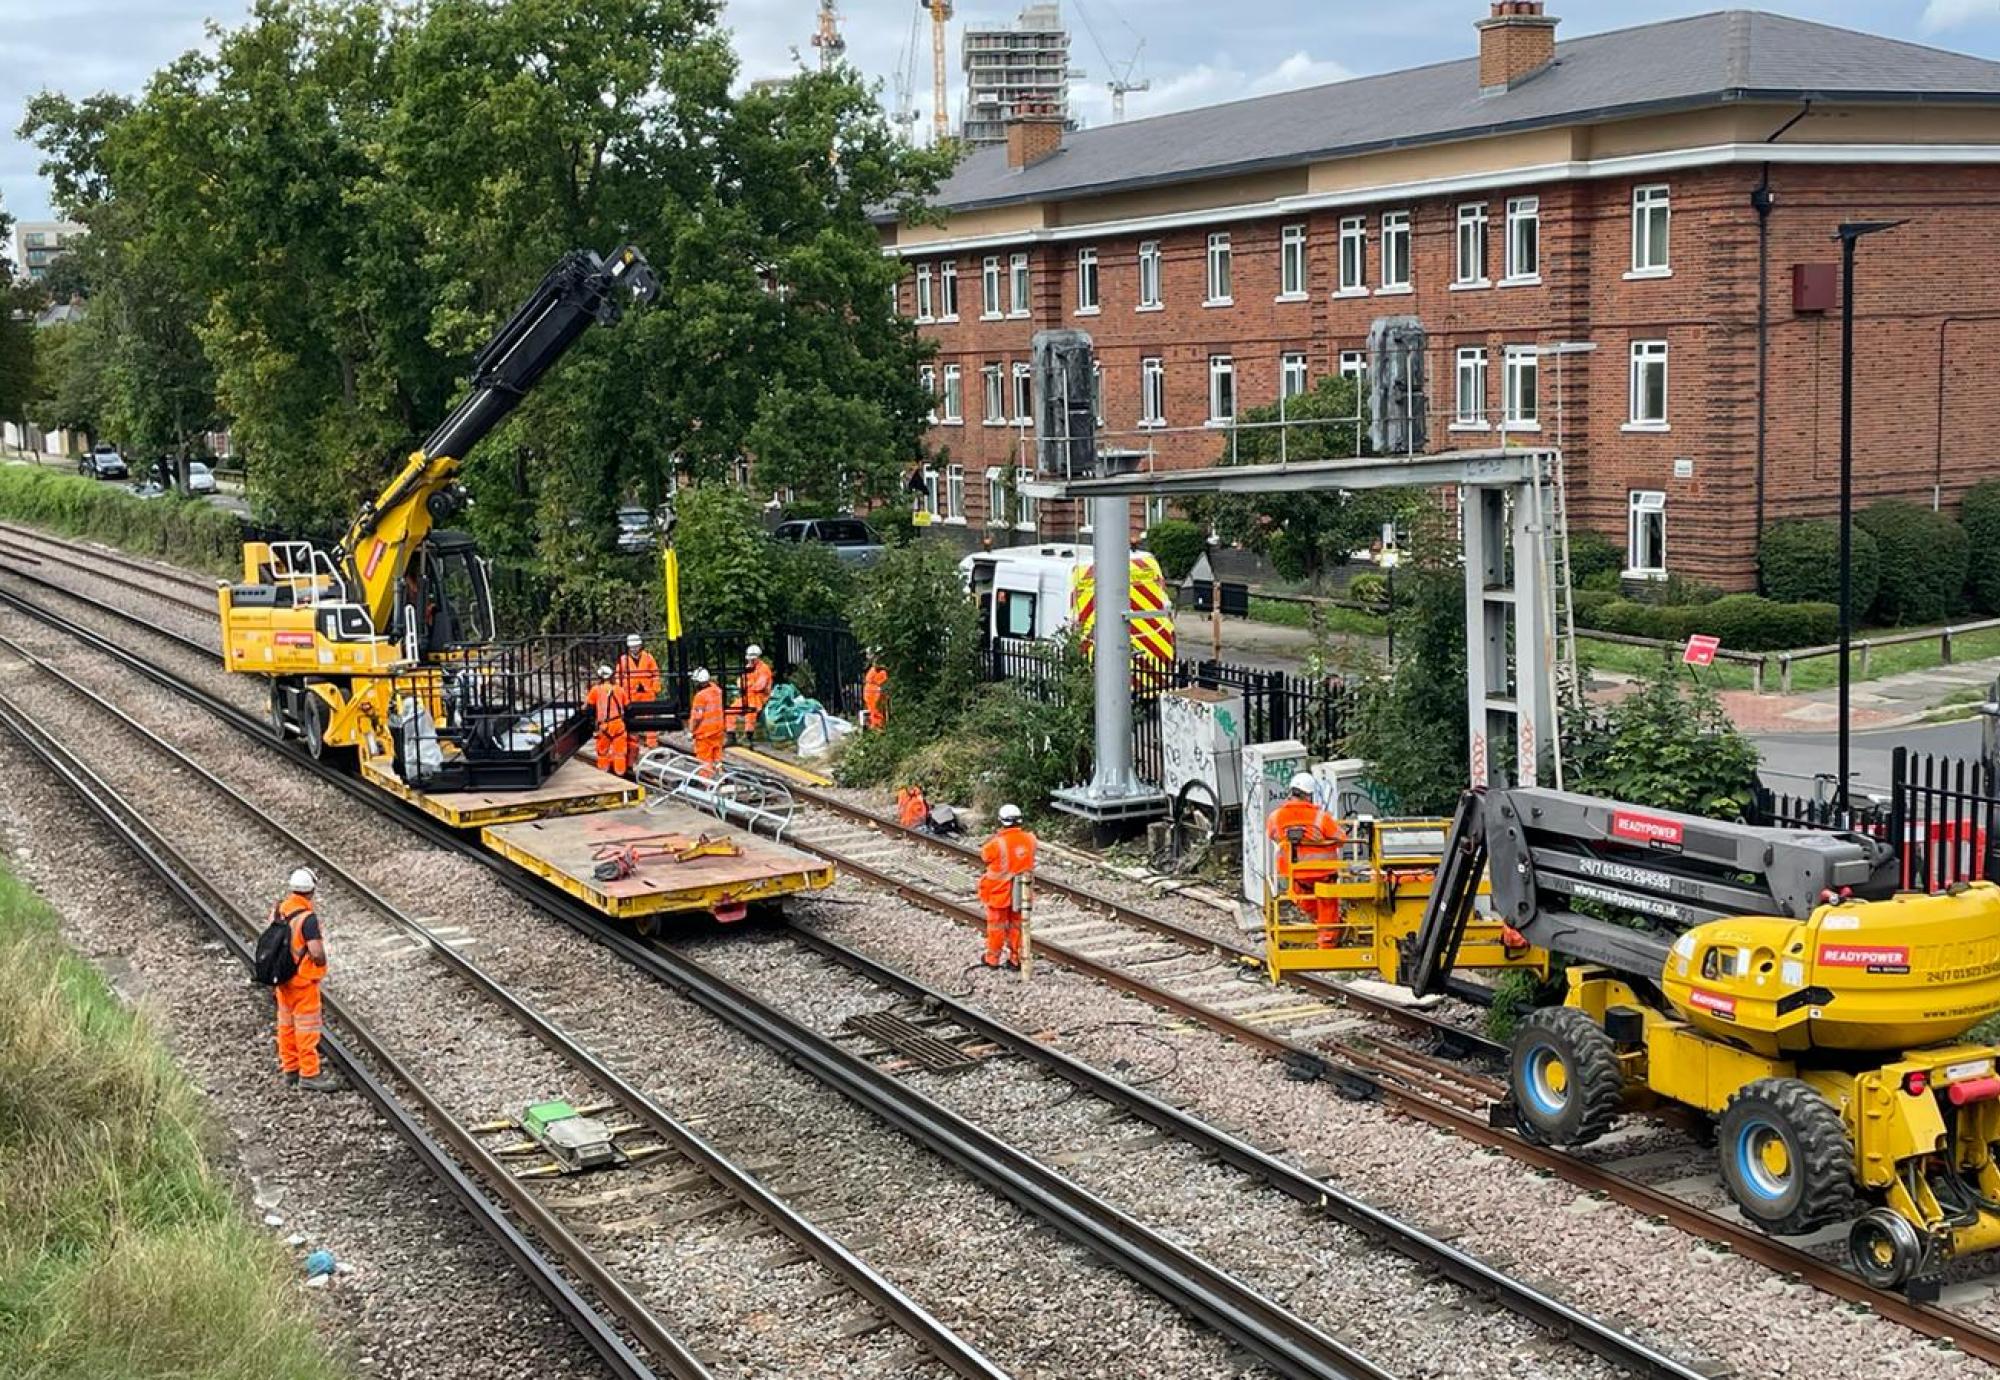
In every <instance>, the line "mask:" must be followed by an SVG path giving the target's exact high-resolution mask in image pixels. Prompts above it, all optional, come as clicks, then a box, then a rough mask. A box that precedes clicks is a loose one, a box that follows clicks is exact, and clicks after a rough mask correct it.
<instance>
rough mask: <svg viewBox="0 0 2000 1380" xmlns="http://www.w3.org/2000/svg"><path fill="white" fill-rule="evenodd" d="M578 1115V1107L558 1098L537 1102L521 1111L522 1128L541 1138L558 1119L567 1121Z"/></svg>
mask: <svg viewBox="0 0 2000 1380" xmlns="http://www.w3.org/2000/svg"><path fill="white" fill-rule="evenodd" d="M575 1115H576V1108H575V1107H573V1106H571V1105H570V1104H569V1103H567V1102H564V1101H562V1100H560V1099H557V1100H556V1101H553V1102H537V1103H535V1104H534V1105H533V1106H532V1107H530V1108H528V1109H527V1110H526V1111H525V1112H522V1113H521V1129H522V1130H524V1131H526V1132H527V1133H528V1134H529V1135H531V1136H534V1137H535V1138H536V1139H538V1140H539V1139H540V1138H541V1137H542V1136H543V1135H544V1134H546V1133H547V1131H548V1128H549V1127H550V1126H552V1125H553V1124H555V1123H556V1122H558V1121H567V1120H568V1119H569V1118H571V1117H573V1116H575Z"/></svg>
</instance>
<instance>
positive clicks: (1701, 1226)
mask: <svg viewBox="0 0 2000 1380" xmlns="http://www.w3.org/2000/svg"><path fill="white" fill-rule="evenodd" d="M7 573H8V574H10V575H13V576H15V577H16V578H19V579H23V580H27V581H29V582H31V583H34V584H37V585H43V586H46V587H48V588H50V589H52V590H55V591H56V592H57V593H58V594H61V595H62V596H63V597H66V598H70V599H74V600H77V601H79V602H82V603H84V604H86V605H89V606H92V607H94V608H96V609H97V610H98V611H100V612H102V613H104V614H106V615H108V616H110V617H112V618H115V619H118V620H121V621H123V622H126V623H129V624H132V625H134V626H137V627H141V628H145V629H146V630H147V631H149V632H152V633H155V634H157V635H159V636H160V637H162V638H165V639H168V640H170V641H174V642H176V643H178V644H180V645H183V646H186V647H188V648H189V649H190V650H194V651H198V652H200V653H201V654H202V655H204V656H213V655H214V651H213V649H212V648H204V647H201V646H200V645H199V644H196V643H191V642H190V641H189V640H188V639H186V638H184V637H181V636H180V635H179V634H176V633H171V632H168V631H166V630H164V629H159V628H154V627H153V626H152V625H150V624H148V623H147V622H145V620H144V619H142V618H139V617H137V616H136V615H133V614H129V613H127V612H125V611H124V610H122V609H119V608H116V607H114V606H111V605H108V604H105V603H104V602H103V601H101V600H96V599H92V598H90V597H89V596H86V595H80V594H74V593H71V592H69V591H67V590H63V589H61V588H60V586H56V585H53V584H51V583H50V582H48V581H45V580H41V579H38V578H37V577H35V576H33V575H29V574H26V573H24V572H19V571H11V570H10V571H8V572H7ZM0 603H5V604H7V605H9V606H11V607H15V608H18V609H20V610H21V611H22V612H24V613H27V614H28V615H29V616H31V617H36V618H40V619H42V620H43V621H45V622H48V623H50V624H52V625H55V626H62V627H65V628H66V629H67V630H71V631H72V633H73V635H75V636H77V637H78V638H79V639H80V640H83V641H86V642H89V643H91V644H92V645H94V646H98V647H99V648H100V649H101V650H104V651H106V652H107V653H108V654H110V655H113V656H114V657H116V658H118V659H120V660H122V661H124V662H125V664H126V665H128V666H130V667H131V668H132V669H134V670H136V671H138V672H140V673H141V674H142V675H146V676H148V677H149V678H151V679H153V680H155V681H157V682H158V683H160V684H161V685H163V686H165V687H166V688H168V689H169V690H175V691H177V692H179V693H181V694H183V695H184V696H185V697H187V698H189V699H192V700H194V701H195V702H197V703H201V704H203V705H204V706H206V707H208V708H210V709H211V710H212V711H213V712H216V713H218V714H220V715H222V716H224V717H225V718H227V719H229V720H230V721H231V722H233V723H236V724H237V725H238V726H239V727H244V728H245V731H248V732H251V733H253V734H255V735H256V736H259V737H260V738H262V739H263V740H264V741H266V742H267V743H270V744H271V745H272V746H274V747H276V748H278V750H279V751H281V752H283V753H284V754H285V755H286V756H288V757H290V758H291V759H292V760H293V761H295V762H297V763H299V764H301V765H303V766H305V767H306V768H308V769H309V770H314V771H319V772H321V774H322V775H324V776H326V777H327V778H328V779H329V780H331V781H334V782H336V783H341V784H342V785H343V786H344V788H345V789H348V790H349V792H350V793H351V794H353V795H354V796H355V797H356V798H357V799H360V800H364V801H366V802H367V803H368V804H369V805H370V807H371V808H373V809H376V810H377V811H379V812H382V813H385V814H389V815H390V816H391V817H393V818H397V819H399V820H400V821H401V822H403V823H405V824H409V825H411V826H412V827H415V828H418V829H419V830H420V831H422V825H424V824H426V823H430V822H432V821H430V820H429V817H428V816H423V815H417V814H415V812H412V811H406V810H391V809H389V808H388V807H389V804H390V802H386V801H383V800H380V799H377V798H376V797H377V795H378V794H379V793H376V792H372V791H369V790H368V788H367V787H365V786H364V785H363V783H361V782H359V781H355V780H353V779H352V778H349V777H344V776H341V775H340V774H339V773H338V772H335V771H333V770H332V769H331V768H323V767H322V765H321V764H319V763H316V762H314V761H312V759H311V758H309V757H307V756H306V755H305V754H304V753H303V752H297V751H294V750H293V749H292V748H290V747H289V746H284V747H279V746H278V745H277V744H276V741H275V740H274V739H272V738H271V736H270V734H269V732H268V730H267V729H266V727H265V726H264V724H263V722H262V720H260V719H257V718H256V717H255V716H252V715H249V714H246V713H245V712H244V711H242V710H240V709H238V708H236V706H234V705H231V704H229V703H228V702H226V701H223V700H221V699H218V698H217V697H215V696H213V695H211V694H210V693H209V692H207V691H205V690H203V689H201V688H200V687H199V686H194V685H191V684H188V683H187V682H185V681H182V680H181V679H180V678H179V677H177V676H174V675H173V674H172V673H171V672H166V671H163V670H160V669H159V668H157V667H154V666H152V665H151V664H150V663H148V662H146V661H145V660H144V659H143V658H141V657H138V656H136V655H133V654H131V653H129V652H127V651H125V650H124V649H123V648H121V647H119V646H118V645H117V644H116V643H114V642H111V641H110V640H109V639H107V638H105V637H103V636H102V635H101V634H99V633H96V632H95V631H94V630H92V629H90V628H87V627H84V626H83V625H81V624H77V623H75V621H74V620H72V619H67V618H65V617H63V615H61V614H57V613H54V612H53V611H50V610H47V609H43V608H41V607H40V606H39V605H36V604H34V603H32V602H31V601H28V600H25V599H21V598H19V596H17V595H13V594H10V593H8V592H7V591H4V590H0ZM875 818H876V819H877V822H878V823H880V822H883V821H880V819H879V817H875ZM887 823H889V824H890V825H891V827H894V822H893V821H888V822H887ZM440 827H441V826H440ZM447 832H448V831H447ZM940 842H944V841H942V840H941V841H940ZM453 846H454V847H456V846H457V845H453ZM800 846H805V845H803V844H800ZM467 856H470V857H473V858H476V859H478V860H479V861H481V862H482V863H484V864H485V865H486V866H488V867H489V868H491V869H492V870H493V871H494V873H495V875H496V876H499V877H500V878H501V879H502V880H503V881H504V882H506V883H507V884H508V885H510V886H515V887H517V888H518V887H520V886H522V885H524V884H525V882H526V879H525V878H522V877H515V876H512V875H510V872H509V870H508V869H506V867H505V865H504V863H503V862H502V861H501V860H500V859H498V858H496V857H491V856H489V855H485V854H483V852H482V851H481V850H477V849H476V848H475V849H474V850H473V851H471V852H469V853H468V854H467ZM1038 881H1039V879H1038ZM884 885H887V886H889V887H890V888H891V889H893V890H895V891H896V892H897V893H898V894H900V895H904V896H905V897H906V898H908V899H910V900H912V901H913V902H915V903H917V904H928V903H930V902H935V903H936V905H934V906H933V907H932V908H934V909H935V908H937V907H938V906H943V907H950V906H951V905H953V903H952V902H950V901H949V900H946V899H944V898H924V897H922V894H921V893H920V892H918V891H917V889H916V888H915V887H914V886H912V885H911V884H909V883H904V882H900V881H895V880H893V879H892V880H890V881H888V882H886V883H884ZM1084 894H1085V895H1088V893H1084ZM1116 904H1117V903H1115V902H1107V905H1113V906H1115V905H1116ZM981 919H982V922H983V917H981ZM1210 942H1212V941H1210ZM1036 951H1037V953H1040V954H1046V953H1048V946H1047V945H1046V944H1040V943H1038V944H1037V945H1036ZM1099 966H1100V967H1101V965H1099ZM1127 984H1131V985H1127ZM1111 985H1114V986H1118V987H1120V988H1121V989H1123V990H1127V991H1131V992H1133V994H1134V995H1139V996H1141V997H1142V998H1143V999H1145V1000H1148V1001H1150V1002H1152V1003H1153V1004H1155V1005H1164V1006H1166V1008H1167V1009H1170V1010H1171V1009H1173V1007H1172V1005H1171V1001H1172V1000H1173V999H1172V994H1165V993H1159V994H1152V995H1149V994H1147V993H1146V992H1145V991H1144V990H1143V989H1144V988H1145V986H1146V984H1143V983H1139V982H1138V981H1137V980H1136V979H1122V978H1121V980H1118V981H1113V982H1112V983H1111ZM1156 996H1157V997H1165V998H1167V999H1168V1000H1167V1001H1164V1002H1163V1001H1159V1000H1156V999H1155V997H1156ZM1211 1014H1212V1015H1214V1016H1215V1017H1216V1018H1217V1019H1218V1020H1223V1021H1226V1020H1227V1019H1228V1018H1227V1017H1226V1016H1222V1015H1221V1013H1211ZM1203 1023H1204V1024H1209V1022H1207V1021H1204V1022H1203ZM1224 1033H1226V1034H1228V1035H1230V1036H1231V1037H1232V1038H1237V1039H1241V1040H1244V1041H1245V1042H1246V1043H1250V1044H1254V1045H1257V1046H1258V1047H1260V1048H1264V1047H1265V1046H1264V1044H1263V1040H1262V1037H1263V1035H1264V1032H1262V1031H1259V1030H1257V1029H1256V1028H1255V1027H1247V1028H1241V1029H1236V1028H1228V1029H1224ZM1269 1052H1272V1053H1274V1054H1277V1055H1278V1057H1280V1058H1281V1059H1282V1058H1288V1057H1289V1056H1290V1055H1291V1051H1290V1050H1282V1051H1280V1050H1272V1051H1269ZM1308 1054H1309V1056H1310V1058H1311V1059H1312V1060H1313V1061H1314V1062H1313V1063H1312V1064H1308V1065H1307V1066H1306V1068H1307V1069H1311V1068H1314V1067H1318V1068H1321V1069H1323V1070H1325V1071H1327V1072H1338V1073H1339V1075H1340V1076H1339V1080H1338V1085H1339V1086H1343V1087H1349V1088H1358V1089H1361V1090H1364V1091H1367V1092H1370V1093H1372V1094H1375V1095H1379V1096H1380V1097H1381V1098H1382V1099H1383V1101H1384V1102H1385V1103H1386V1104H1388V1105H1391V1106H1394V1107H1396V1108H1397V1109H1399V1110H1402V1111H1406V1112H1408V1113H1410V1114H1411V1115H1413V1116H1416V1117H1418V1118H1420V1119H1422V1120H1424V1121H1426V1122H1429V1123H1430V1124H1432V1125H1434V1126H1437V1127H1438V1128H1439V1129H1442V1130H1446V1131H1450V1132H1453V1133H1454V1134H1457V1135H1459V1136H1462V1137H1464V1138H1465V1139H1467V1140H1469V1141H1471V1142H1473V1143H1475V1144H1477V1145H1480V1146H1483V1147H1486V1148H1489V1149H1494V1150H1498V1151H1500V1152H1501V1153H1503V1154H1506V1155H1508V1156H1510V1157H1512V1158H1514V1159H1516V1160H1519V1161H1521V1162H1522V1163H1525V1164H1527V1165H1529V1166H1530V1167H1531V1168H1534V1169H1537V1170H1540V1171H1543V1172H1545V1173H1548V1174H1552V1175H1554V1176H1556V1177H1558V1178H1561V1179H1563V1180H1564V1181H1565V1182H1567V1183H1569V1184H1571V1185H1573V1186H1575V1187H1577V1188H1579V1189H1582V1190H1584V1191H1586V1192H1590V1193H1601V1194H1603V1195H1605V1196H1606V1197H1608V1198H1610V1199H1612V1200H1613V1201H1615V1202H1618V1203H1620V1204H1622V1205H1623V1206H1625V1207H1628V1208H1631V1209H1633V1210H1635V1211H1638V1212H1640V1213H1643V1214H1645V1215H1647V1216H1650V1217H1654V1218H1657V1219H1659V1220H1660V1221H1663V1222H1666V1223H1667V1224H1668V1225H1670V1226H1672V1227H1674V1228H1675V1229H1676V1230H1679V1231H1681V1232H1684V1233H1686V1234H1688V1235H1690V1236H1695V1237H1699V1238H1701V1239H1704V1240H1707V1241H1711V1242H1713V1243H1715V1244H1717V1245H1721V1246H1725V1247H1727V1248H1728V1249H1730V1250H1731V1251H1733V1252H1734V1253H1736V1254H1738V1255H1740V1256H1743V1257H1744V1258H1745V1259H1747V1260H1752V1261H1755V1262H1756V1263H1758V1264H1760V1265H1763V1266H1765V1267H1766V1268H1768V1269H1771V1270H1774V1271H1777V1272H1778V1273H1781V1274H1787V1275H1793V1276H1796V1277H1798V1278H1800V1279H1802V1280H1804V1281H1806V1282H1807V1283H1809V1284H1811V1285H1813V1286H1814V1287H1815V1288H1817V1289H1819V1290H1821V1291H1822V1292H1824V1293H1827V1294H1829V1295H1831V1296H1833V1297H1835V1298H1839V1299H1842V1300H1844V1301H1846V1302H1848V1303H1853V1304H1857V1305H1860V1306H1863V1307H1866V1308H1869V1309H1872V1310H1873V1311H1874V1312H1875V1313H1876V1314H1877V1315H1878V1316H1880V1317H1882V1318H1884V1319H1886V1320H1888V1321H1891V1322H1894V1323H1897V1324H1899V1325H1901V1326H1903V1327H1907V1328H1909V1329H1910V1330H1911V1331H1913V1332H1915V1333H1918V1334H1919V1335H1921V1336H1924V1337H1928V1338H1932V1339H1934V1340H1938V1341H1946V1342H1950V1343H1951V1344H1953V1345H1954V1346H1956V1347H1958V1348H1959V1349H1960V1350H1961V1351H1964V1352H1965V1353H1966V1354H1967V1355H1970V1356H1972V1357H1974V1358H1976V1359H1978V1360H1981V1361H1984V1362H1986V1363H1987V1364H1989V1365H2000V1329H1995V1328H1993V1327H1989V1326H1986V1325H1985V1324H1982V1323H1978V1322H1975V1321H1973V1320H1972V1319H1969V1318H1964V1317H1961V1316H1959V1315H1957V1314H1954V1313H1950V1312H1948V1311H1946V1310H1944V1309H1941V1308H1938V1307H1937V1306H1935V1305H1933V1304H1926V1303H1917V1302H1914V1301H1912V1300H1911V1299H1909V1298H1907V1297H1905V1296H1904V1295H1902V1294H1898V1293H1892V1292H1888V1291H1885V1290H1880V1289H1876V1288H1873V1287H1872V1286H1870V1285H1868V1284H1866V1283H1864V1282H1862V1280H1861V1279H1860V1278H1859V1277H1858V1276H1856V1275H1854V1274H1852V1273H1850V1272H1848V1271H1846V1270H1844V1269H1841V1268H1840V1267H1839V1266H1837V1265H1834V1264H1832V1263H1831V1262H1828V1261H1824V1260H1821V1259H1820V1258H1819V1257H1817V1256H1814V1255H1812V1254H1811V1253H1810V1252H1808V1251H1805V1250H1802V1249H1800V1248H1798V1247H1796V1246H1792V1245H1790V1244H1788V1243H1786V1242H1785V1241H1783V1240H1782V1239H1780V1238H1777V1237H1772V1236H1766V1235H1765V1234H1763V1233H1762V1232H1760V1231H1757V1230H1755V1229H1754V1228H1752V1227H1749V1226H1746V1225H1743V1224H1741V1223H1738V1222H1734V1221H1731V1220H1730V1219H1728V1218H1726V1217H1721V1216H1717V1215H1715V1214H1713V1213H1709V1212H1707V1211H1704V1210H1703V1209H1701V1208H1699V1207H1696V1206H1695V1205H1693V1204H1691V1203H1686V1202H1682V1201H1681V1200H1680V1199H1678V1198H1674V1197H1672V1196H1671V1195H1669V1194H1666V1193H1662V1192H1661V1191H1659V1190H1658V1189H1655V1188H1653V1187H1651V1186H1650V1185H1647V1184H1642V1183H1639V1182H1638V1181H1636V1180H1634V1179H1629V1178H1626V1177H1625V1176H1623V1175H1620V1174H1618V1173H1616V1172H1615V1171H1613V1170H1609V1169H1605V1168H1602V1167H1600V1166H1598V1165H1595V1164H1592V1163H1590V1162H1589V1161H1587V1160H1582V1159H1579V1158H1576V1157H1574V1156H1571V1155H1567V1154H1564V1153H1563V1152H1561V1151H1559V1150H1554V1149H1550V1148H1548V1147H1545V1146H1538V1145H1532V1144H1530V1143H1529V1142H1527V1141H1525V1140H1523V1139H1521V1137H1520V1136H1518V1135H1515V1134H1513V1133H1512V1132H1510V1131H1505V1130H1501V1129H1499V1128H1496V1127H1494V1126H1492V1125H1490V1124H1489V1123H1488V1122H1487V1120H1486V1119H1485V1118H1484V1117H1482V1116H1479V1115H1476V1114H1473V1113H1470V1112H1467V1111H1464V1110H1461V1109H1458V1108H1455V1107H1452V1106H1449V1105H1447V1104H1444V1103H1441V1102H1435V1101H1432V1100H1431V1099H1429V1098H1426V1097H1424V1096H1422V1095H1420V1094H1417V1093H1414V1092H1409V1091H1406V1090H1404V1089H1402V1088H1400V1087H1398V1086H1397V1085H1395V1084H1394V1083H1384V1082H1379V1081H1377V1080H1376V1079H1374V1078H1373V1077H1372V1076H1371V1075H1370V1074H1369V1073H1368V1071H1367V1070H1364V1069H1360V1068H1342V1069H1339V1070H1335V1069H1334V1068H1333V1067H1332V1065H1331V1062H1330V1061H1328V1060H1327V1059H1326V1058H1325V1056H1324V1055H1321V1054H1319V1053H1317V1052H1313V1051H1308Z"/></svg>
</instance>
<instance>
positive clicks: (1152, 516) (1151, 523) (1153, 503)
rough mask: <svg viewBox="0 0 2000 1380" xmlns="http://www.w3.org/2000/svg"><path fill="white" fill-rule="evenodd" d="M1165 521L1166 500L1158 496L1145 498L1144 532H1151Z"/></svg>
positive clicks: (1152, 495) (1149, 495) (1153, 495)
mask: <svg viewBox="0 0 2000 1380" xmlns="http://www.w3.org/2000/svg"><path fill="white" fill-rule="evenodd" d="M1166 520H1167V500H1166V499H1164V498H1161V497H1160V496H1159V495H1158V494H1148V495H1147V496H1146V530H1147V531H1151V530H1152V529H1153V528H1155V527H1158V526H1159V525H1160V524H1161V523H1163V522H1165V521H1166Z"/></svg>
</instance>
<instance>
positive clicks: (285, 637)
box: [272, 632, 313, 647]
mask: <svg viewBox="0 0 2000 1380" xmlns="http://www.w3.org/2000/svg"><path fill="white" fill-rule="evenodd" d="M272 640H273V641H275V642H276V643H277V644H278V645H279V646H280V647H310V646H312V644H313V635H312V634H311V633H309V632H281V633H279V634H277V635H276V636H275V637H274V638H273V639H272Z"/></svg>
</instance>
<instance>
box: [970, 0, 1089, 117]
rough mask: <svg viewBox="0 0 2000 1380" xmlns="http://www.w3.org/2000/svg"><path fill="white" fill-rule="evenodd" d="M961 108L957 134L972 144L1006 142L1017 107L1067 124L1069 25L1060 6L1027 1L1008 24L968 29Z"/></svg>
mask: <svg viewBox="0 0 2000 1380" xmlns="http://www.w3.org/2000/svg"><path fill="white" fill-rule="evenodd" d="M961 58H962V60H963V65H964V67H965V111H964V120H963V122H962V124H961V127H960V137H961V138H963V139H964V140H965V142H966V143H968V144H970V145H972V146H973V147H975V148H977V147H980V146H982V145H986V144H1004V143H1006V142H1007V118H1008V116H1009V114H1010V113H1012V112H1014V111H1016V110H1028V109H1038V110H1044V111H1051V112H1053V113H1054V115H1055V116H1056V118H1057V119H1058V120H1059V122H1060V123H1061V124H1062V125H1064V126H1065V127H1066V128H1070V129H1074V128H1075V127H1076V126H1075V123H1074V122H1073V121H1072V120H1071V119H1070V115H1069V79H1070V75H1071V74H1070V70H1069V30H1068V29H1065V28H1064V27H1063V21H1062V7H1061V6H1060V5H1055V4H1036V5H1029V6H1027V7H1025V8H1024V9H1023V10H1022V11H1021V17H1020V18H1019V19H1018V20H1016V21H1015V23H1014V26H1013V27H1012V28H1008V29H974V28H967V29H966V31H965V42H964V46H963V48H962V50H961Z"/></svg>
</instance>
